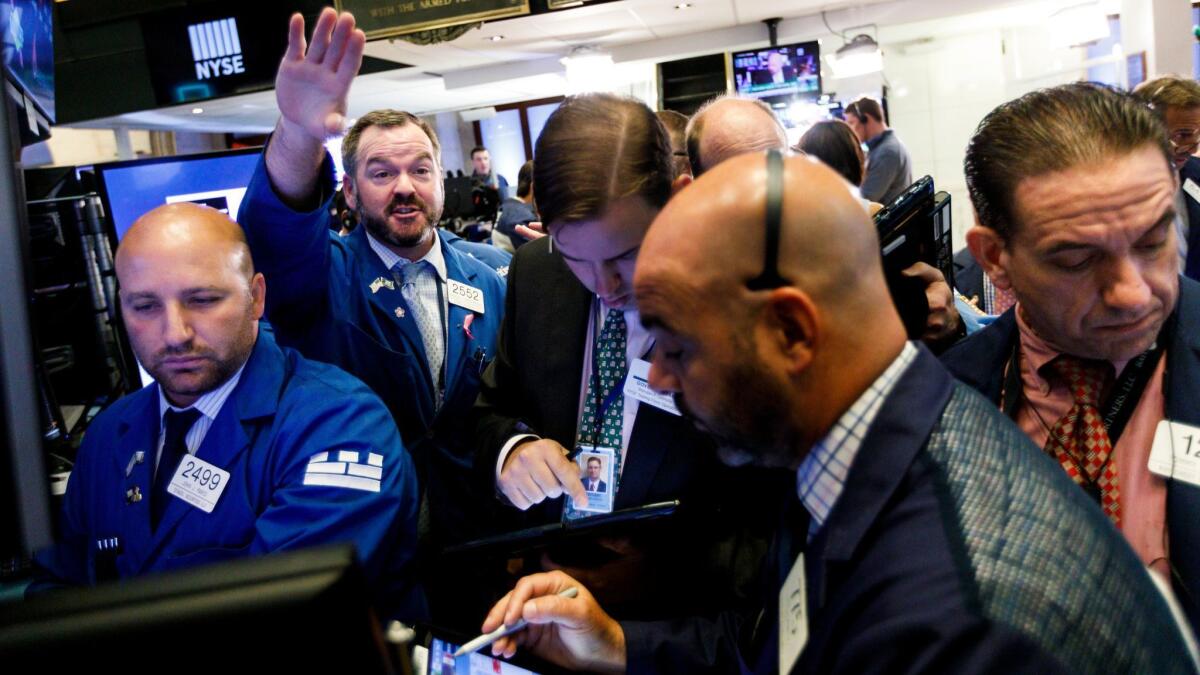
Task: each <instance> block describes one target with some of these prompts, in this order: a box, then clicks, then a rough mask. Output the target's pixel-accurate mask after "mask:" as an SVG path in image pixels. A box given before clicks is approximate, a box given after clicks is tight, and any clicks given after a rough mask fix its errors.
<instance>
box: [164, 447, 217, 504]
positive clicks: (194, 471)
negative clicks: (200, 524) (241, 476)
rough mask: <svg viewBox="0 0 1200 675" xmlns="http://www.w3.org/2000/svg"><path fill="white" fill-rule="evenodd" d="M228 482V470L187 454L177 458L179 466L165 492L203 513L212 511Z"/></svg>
mask: <svg viewBox="0 0 1200 675" xmlns="http://www.w3.org/2000/svg"><path fill="white" fill-rule="evenodd" d="M228 484H229V472H228V471H226V470H224V469H222V468H220V467H218V466H214V465H212V464H209V463H208V462H206V461H204V460H202V459H200V458H199V457H195V456H193V455H187V456H186V457H184V458H183V459H181V460H179V467H178V468H176V469H175V477H174V478H172V479H171V484H170V485H168V486H167V492H170V493H171V494H173V495H175V496H176V497H179V498H180V499H182V500H183V501H185V502H187V503H189V504H191V505H192V506H194V507H196V508H198V509H200V510H201V511H203V512H205V513H212V512H213V509H214V508H216V506H217V500H219V499H220V498H221V493H222V492H224V491H225V486H226V485H228Z"/></svg>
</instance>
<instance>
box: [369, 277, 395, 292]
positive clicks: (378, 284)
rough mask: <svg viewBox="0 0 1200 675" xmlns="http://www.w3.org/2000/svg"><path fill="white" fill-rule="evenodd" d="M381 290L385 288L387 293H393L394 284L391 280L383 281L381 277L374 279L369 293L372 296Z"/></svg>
mask: <svg viewBox="0 0 1200 675" xmlns="http://www.w3.org/2000/svg"><path fill="white" fill-rule="evenodd" d="M381 288H386V289H388V290H389V291H394V290H396V282H394V281H392V280H391V279H384V278H383V277H377V278H376V279H375V281H372V282H371V293H372V294H375V293H378V292H379V289H381Z"/></svg>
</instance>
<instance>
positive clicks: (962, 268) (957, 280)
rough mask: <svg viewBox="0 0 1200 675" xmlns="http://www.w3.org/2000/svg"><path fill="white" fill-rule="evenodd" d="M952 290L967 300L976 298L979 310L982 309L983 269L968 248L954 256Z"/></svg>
mask: <svg viewBox="0 0 1200 675" xmlns="http://www.w3.org/2000/svg"><path fill="white" fill-rule="evenodd" d="M954 290H956V291H958V292H959V293H962V294H963V296H964V297H966V298H967V299H968V300H969V299H972V298H977V299H978V306H979V308H980V309H983V267H981V266H980V265H979V262H978V261H976V260H975V256H973V255H971V249H969V248H964V249H963V250H961V251H959V252H958V253H955V254H954Z"/></svg>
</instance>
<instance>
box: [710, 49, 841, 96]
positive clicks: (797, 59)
mask: <svg viewBox="0 0 1200 675" xmlns="http://www.w3.org/2000/svg"><path fill="white" fill-rule="evenodd" d="M820 55H821V47H820V44H819V43H817V42H797V43H795V44H790V45H779V46H776V47H762V48H760V49H751V50H748V51H744V52H734V53H733V55H732V61H733V82H734V89H735V90H736V91H737V93H739V94H741V95H743V96H753V97H754V98H769V99H778V98H780V97H790V98H792V99H795V100H812V101H815V100H817V99H818V98H820V96H821V59H820Z"/></svg>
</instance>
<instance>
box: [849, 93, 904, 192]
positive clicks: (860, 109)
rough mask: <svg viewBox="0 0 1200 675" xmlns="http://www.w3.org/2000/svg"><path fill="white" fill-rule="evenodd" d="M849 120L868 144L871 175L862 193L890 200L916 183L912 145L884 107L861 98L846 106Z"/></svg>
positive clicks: (859, 136)
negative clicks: (890, 123) (900, 135)
mask: <svg viewBox="0 0 1200 675" xmlns="http://www.w3.org/2000/svg"><path fill="white" fill-rule="evenodd" d="M846 123H847V124H849V125H850V128H851V129H853V130H854V133H855V134H856V135H857V136H858V138H859V140H861V141H862V142H863V143H866V144H867V176H866V178H864V179H863V183H862V195H863V197H866V198H867V199H869V200H871V201H873V202H879V203H880V204H888V203H890V202H891V201H892V200H893V199H895V198H896V197H898V196H899V195H900V193H901V192H904V189H905V188H907V187H908V186H910V185H912V182H913V178H912V158H910V157H909V155H908V148H906V147H904V144H903V143H901V142H900V139H899V138H897V137H896V132H894V131H892V130H891V129H889V128H888V124H887V121H886V120H884V119H883V108H882V107H881V106H880V105H879V102H878V101H876V100H875V99H872V98H866V97H863V98H860V99H858V100H857V101H855V102H853V103H851V104H850V105H848V106H846Z"/></svg>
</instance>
